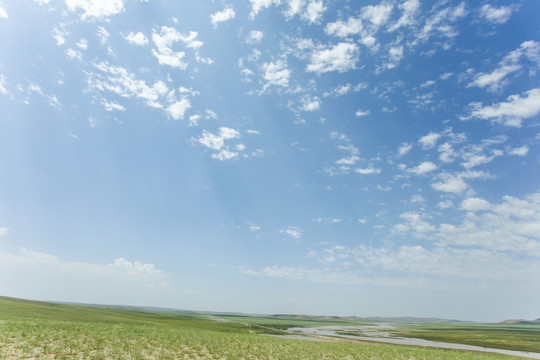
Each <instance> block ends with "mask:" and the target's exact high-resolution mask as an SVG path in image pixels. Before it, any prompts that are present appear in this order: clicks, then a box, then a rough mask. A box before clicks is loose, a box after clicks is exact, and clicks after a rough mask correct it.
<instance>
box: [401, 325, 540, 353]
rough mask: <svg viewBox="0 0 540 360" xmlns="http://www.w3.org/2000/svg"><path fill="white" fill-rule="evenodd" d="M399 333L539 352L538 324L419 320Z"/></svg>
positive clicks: (436, 339)
mask: <svg viewBox="0 0 540 360" xmlns="http://www.w3.org/2000/svg"><path fill="white" fill-rule="evenodd" d="M399 334H400V335H401V336H408V337H416V338H422V339H426V340H433V341H443V342H452V343H459V344H469V345H476V346H483V347H490V348H496V349H509V350H517V351H530V352H537V353H540V324H533V323H531V324H438V325H431V324H429V325H428V324H422V325H416V326H410V327H404V328H400V331H399Z"/></svg>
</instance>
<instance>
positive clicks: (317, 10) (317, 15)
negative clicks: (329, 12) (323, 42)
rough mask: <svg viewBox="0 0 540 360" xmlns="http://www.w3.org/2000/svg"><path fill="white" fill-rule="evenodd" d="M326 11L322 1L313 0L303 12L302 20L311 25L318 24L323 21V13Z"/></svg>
mask: <svg viewBox="0 0 540 360" xmlns="http://www.w3.org/2000/svg"><path fill="white" fill-rule="evenodd" d="M325 11H326V6H324V4H323V2H322V0H311V1H310V2H309V4H308V5H307V6H306V8H305V9H304V11H303V12H302V19H303V20H306V21H307V22H309V23H310V24H312V23H317V22H319V21H320V20H321V18H322V15H323V13H324V12H325Z"/></svg>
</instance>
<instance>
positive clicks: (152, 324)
mask: <svg viewBox="0 0 540 360" xmlns="http://www.w3.org/2000/svg"><path fill="white" fill-rule="evenodd" d="M218 318H219V319H221V320H220V321H217V319H218ZM223 320H227V321H223ZM337 323H339V324H341V325H352V324H353V323H355V320H354V319H339V318H310V317H296V316H275V317H251V316H242V315H230V314H229V315H219V316H218V315H215V314H214V315H209V314H202V313H190V312H175V311H170V312H168V311H155V310H145V309H138V308H135V309H127V308H107V307H96V306H79V305H67V304H55V303H44V302H35V301H28V300H21V299H14V298H6V297H0V359H4V360H8V359H511V358H515V357H511V356H505V355H498V354H488V353H475V352H469V351H458V350H444V349H432V348H421V347H410V346H393V345H383V344H373V343H360V342H350V341H339V340H336V341H335V342H315V341H304V340H293V339H283V338H275V337H267V336H260V334H268V333H269V332H273V333H276V334H279V333H283V331H282V330H281V329H282V328H286V327H289V326H306V325H310V324H312V325H313V324H314V325H316V326H320V325H325V324H326V325H336V324H337ZM358 323H359V324H360V323H362V322H361V321H358ZM416 330H418V329H416ZM407 331H409V330H407ZM515 359H517V358H515Z"/></svg>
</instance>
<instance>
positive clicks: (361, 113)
mask: <svg viewBox="0 0 540 360" xmlns="http://www.w3.org/2000/svg"><path fill="white" fill-rule="evenodd" d="M370 113H371V111H369V109H368V110H361V109H359V110H358V111H357V112H355V113H354V115H356V117H363V116H368V115H369V114H370Z"/></svg>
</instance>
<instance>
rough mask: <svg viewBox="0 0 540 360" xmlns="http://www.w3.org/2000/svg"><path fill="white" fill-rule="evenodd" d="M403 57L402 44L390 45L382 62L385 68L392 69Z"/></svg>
mask: <svg viewBox="0 0 540 360" xmlns="http://www.w3.org/2000/svg"><path fill="white" fill-rule="evenodd" d="M401 59H403V46H401V45H399V46H392V47H391V48H390V50H388V57H387V58H386V61H385V63H384V66H383V67H384V68H385V69H393V68H395V67H396V66H398V64H399V62H400V61H401Z"/></svg>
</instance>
